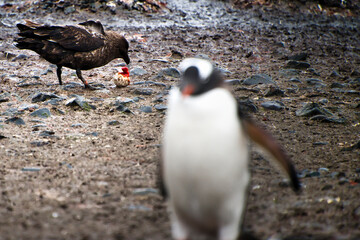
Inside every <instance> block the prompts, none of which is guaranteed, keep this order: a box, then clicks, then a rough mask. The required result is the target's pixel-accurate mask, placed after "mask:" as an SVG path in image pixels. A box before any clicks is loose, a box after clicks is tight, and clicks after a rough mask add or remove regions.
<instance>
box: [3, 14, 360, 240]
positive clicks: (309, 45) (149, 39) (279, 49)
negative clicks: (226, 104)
mask: <svg viewBox="0 0 360 240" xmlns="http://www.w3.org/2000/svg"><path fill="white" fill-rule="evenodd" d="M9 11H10V10H6V11H5V10H4V9H2V12H3V16H5V14H8V13H9ZM11 11H12V10H11ZM11 11H10V13H11ZM246 11H247V12H244V13H247V14H249V15H251V16H252V17H251V19H256V20H257V21H259V23H264V25H261V24H260V25H259V27H258V28H256V27H255V26H252V27H250V28H246V29H243V28H241V27H239V26H240V25H234V26H231V27H230V28H229V27H217V28H215V27H211V26H208V27H203V28H198V27H192V26H180V27H162V28H137V27H131V26H128V27H126V29H125V30H126V34H127V35H126V36H127V38H128V39H130V40H131V41H130V44H131V52H130V54H129V55H130V58H131V60H132V65H131V68H134V67H142V68H144V69H146V70H147V72H148V74H146V75H143V76H131V78H132V81H133V82H138V81H147V80H153V81H157V82H161V83H165V84H166V85H167V86H173V85H175V84H176V81H177V79H174V78H171V77H165V78H155V79H153V78H154V77H155V76H156V75H157V74H158V72H159V71H160V70H161V69H163V68H166V67H177V66H178V64H179V61H180V60H179V59H176V58H174V57H173V58H172V57H169V58H167V59H168V61H167V62H159V61H152V59H159V58H164V57H166V56H169V54H170V53H171V52H172V50H176V51H179V52H180V53H181V54H182V55H183V57H188V56H194V55H196V54H206V55H208V56H209V57H210V58H211V59H212V60H213V61H214V62H216V63H217V64H218V65H219V66H220V67H221V68H223V69H227V70H229V71H230V72H231V73H227V74H226V76H225V77H226V79H245V78H247V77H250V76H251V75H253V74H256V73H266V74H268V75H270V76H271V77H272V78H273V80H274V81H276V83H277V85H278V86H279V87H280V89H282V90H284V91H285V96H272V97H264V91H265V90H266V89H267V87H266V86H261V85H259V86H244V85H232V86H231V89H232V91H233V92H234V95H235V96H236V97H238V98H240V99H250V100H252V101H253V103H254V104H255V105H256V106H257V107H258V111H257V112H256V113H254V115H253V117H254V118H255V119H257V121H258V122H260V123H261V124H262V125H263V126H264V127H265V128H266V129H268V130H269V131H270V132H272V133H273V135H274V136H275V137H276V138H277V139H278V140H279V142H280V143H281V144H282V145H283V146H284V148H285V149H286V150H287V152H288V153H289V155H290V156H291V157H292V160H293V162H294V164H295V166H296V168H297V169H298V171H299V172H302V171H303V170H305V169H308V170H309V171H310V172H311V171H315V172H320V173H321V175H320V176H315V177H305V178H302V179H301V181H302V184H303V191H302V193H301V194H299V195H296V194H294V193H293V192H292V191H291V189H290V188H289V187H287V186H286V184H285V183H284V181H283V178H284V175H281V174H280V173H278V171H277V169H276V168H274V167H273V166H271V165H270V164H269V163H268V162H267V161H266V160H264V158H263V157H262V156H261V155H260V154H259V153H258V152H257V151H254V154H253V156H252V161H251V166H250V169H251V172H252V183H251V187H250V189H251V191H250V196H249V200H248V206H247V214H246V217H245V228H246V229H247V230H248V231H251V232H252V233H253V234H254V235H255V236H257V237H258V238H259V239H268V238H270V237H271V236H272V237H273V238H272V239H360V230H359V229H360V202H359V199H360V184H359V182H360V173H359V168H360V152H359V149H354V150H352V151H341V149H342V148H343V147H348V146H351V145H352V144H355V143H356V142H357V141H359V140H360V139H359V136H360V135H359V133H360V125H359V121H360V117H359V112H360V110H359V102H360V100H359V98H360V95H359V91H360V89H359V85H346V86H345V87H344V89H345V90H353V92H348V93H339V92H335V91H334V89H332V88H330V86H331V84H332V83H334V82H337V83H342V84H348V83H349V82H350V81H351V80H353V79H355V78H358V77H359V71H360V68H359V67H360V40H359V39H360V36H359V32H358V31H357V29H359V28H358V27H359V25H360V24H359V19H358V18H353V19H351V18H344V17H341V16H333V17H327V16H321V17H319V16H314V15H306V16H302V15H301V14H297V13H294V12H292V13H284V12H281V11H276V10H271V11H268V12H267V11H265V12H263V11H262V10H254V9H250V10H246ZM54 14H58V18H59V19H66V18H65V17H64V16H63V15H62V13H54ZM129 14H130V13H126V14H125V15H123V16H120V18H125V17H128V16H129ZM7 16H10V17H11V19H14V18H16V20H17V21H21V20H22V19H24V18H25V17H26V18H30V19H32V20H39V19H38V18H37V17H36V16H35V15H32V14H30V13H27V14H25V15H19V16H14V15H7ZM70 16H71V21H73V22H74V23H76V22H79V21H82V20H84V18H85V19H86V18H99V19H101V20H102V19H104V20H102V22H103V23H104V24H105V26H107V21H108V24H109V25H111V23H112V22H113V21H111V20H109V18H106V15H94V14H90V13H87V12H80V13H76V14H73V15H70ZM136 16H137V17H138V18H141V17H143V18H144V19H145V20H146V19H149V18H160V17H161V16H163V15H159V16H157V15H156V14H155V15H152V16H145V15H141V14H140V15H139V14H137V15H136ZM317 17H319V18H320V20H319V19H317ZM39 21H41V19H40V20H39ZM249 21H250V20H249ZM281 21H282V22H283V23H281ZM3 22H5V23H6V19H5V18H4V19H3ZM269 22H273V23H274V24H273V26H272V27H271V28H268V27H267V26H268V25H265V24H267V23H269ZM285 23H286V24H285ZM282 24H284V25H282ZM352 26H355V27H352ZM356 26H357V29H356ZM2 28H3V29H4V30H5V31H4V30H2V31H1V33H0V37H1V38H2V45H1V48H2V49H1V50H2V53H4V52H7V53H12V54H15V56H17V55H19V54H26V55H27V56H28V58H27V59H25V60H23V59H19V60H15V61H14V60H13V59H14V58H11V59H7V58H6V56H5V55H4V54H2V55H3V56H2V59H1V60H0V61H1V70H2V73H1V74H2V76H1V86H0V87H1V92H2V93H11V94H12V95H11V97H9V101H8V102H2V103H0V110H1V111H0V112H2V113H3V112H5V111H6V110H7V109H9V108H18V107H19V106H20V105H21V104H24V103H26V104H31V96H32V94H34V93H36V92H52V93H56V94H57V95H61V96H65V97H69V96H70V95H71V94H78V95H82V96H84V97H85V98H86V99H87V100H88V102H89V103H91V104H93V105H94V106H96V109H95V110H90V111H83V110H81V109H76V108H72V107H67V106H65V104H64V102H65V101H63V102H60V105H58V106H52V105H45V104H44V103H41V102H40V103H37V104H38V105H39V107H40V108H43V107H47V108H49V109H50V110H51V113H52V115H51V117H49V118H46V119H41V120H42V121H44V122H45V124H46V127H39V128H38V129H34V128H32V126H33V125H36V124H38V123H36V122H32V121H31V120H33V119H34V118H32V117H30V116H29V113H30V111H28V110H25V111H24V113H23V114H22V115H20V116H19V117H21V118H22V119H24V121H25V122H26V125H24V126H16V125H14V124H11V123H9V124H7V123H4V122H0V126H1V128H0V133H1V135H3V136H5V137H6V138H3V139H1V140H0V156H1V157H0V158H1V161H0V189H1V195H0V240H3V239H132V240H134V239H170V224H169V220H168V216H167V213H166V207H165V203H164V201H163V200H162V198H161V197H160V195H159V194H156V193H144V194H136V192H134V191H136V190H137V189H139V188H156V177H157V164H158V161H159V147H160V144H161V131H162V127H163V122H164V117H165V113H164V112H161V111H158V110H155V109H154V108H153V112H152V113H143V112H141V111H139V110H138V109H139V107H140V106H144V105H148V106H153V105H154V104H156V103H155V102H154V100H155V99H157V95H158V94H163V93H166V92H167V90H168V88H165V87H163V86H157V85H150V86H148V87H150V88H152V89H153V90H154V93H153V94H152V95H150V96H146V95H144V96H141V97H142V98H143V99H141V100H140V101H139V102H137V103H131V104H129V105H128V107H129V108H130V109H131V110H132V111H133V112H134V114H125V113H121V112H119V111H117V110H115V108H116V107H115V106H114V105H113V103H114V102H115V99H116V97H119V96H120V97H127V98H134V97H136V96H139V95H137V94H135V93H134V90H135V89H137V88H140V87H145V86H144V85H130V86H128V87H126V88H123V89H119V88H114V84H113V83H112V81H111V80H110V79H111V76H112V75H113V73H114V71H116V69H117V68H119V67H116V66H115V65H116V64H118V63H120V62H121V60H115V61H113V62H111V63H110V64H108V65H106V66H104V67H101V68H97V69H93V70H89V71H84V72H83V76H84V77H85V78H86V79H87V80H88V81H89V82H97V83H100V82H101V83H103V84H105V86H106V87H107V89H108V90H109V91H89V90H86V89H83V88H81V87H77V88H75V89H72V90H69V91H66V90H64V88H63V87H61V86H59V85H58V82H57V78H56V74H55V69H54V68H50V69H52V71H53V72H52V73H51V72H50V73H48V74H47V75H40V73H41V72H43V71H45V70H47V69H48V68H49V64H48V63H47V62H46V61H45V60H42V59H41V58H40V57H39V56H38V55H37V54H35V53H33V52H31V51H20V50H17V49H16V48H15V47H14V46H12V45H11V44H12V39H13V37H14V36H15V32H16V29H15V27H14V26H8V25H3V26H2ZM114 28H115V30H119V31H123V32H125V30H121V29H119V28H118V27H116V26H115V27H114ZM139 36H142V38H139ZM300 52H306V53H308V54H309V57H308V58H307V60H306V61H307V62H308V63H310V64H311V68H314V69H315V72H317V73H318V74H319V75H314V73H313V72H312V71H309V70H302V71H301V73H300V74H299V75H298V76H297V77H298V78H299V79H300V80H301V81H302V82H301V83H293V82H289V81H288V80H289V78H290V77H289V76H283V75H282V74H280V73H279V70H281V69H283V67H284V66H285V64H286V60H284V56H288V55H293V54H296V53H300ZM114 69H115V70H114ZM333 70H336V71H337V72H338V73H339V74H340V75H341V76H339V77H335V76H331V75H330V73H331V72H332V71H333ZM70 73H73V70H68V71H67V72H66V71H65V73H64V75H63V76H64V77H63V79H64V80H63V81H64V82H65V83H67V82H70V81H74V82H80V81H79V80H78V79H76V77H74V76H70ZM32 75H37V76H40V79H38V80H36V79H35V80H34V78H31V79H30V78H29V76H32ZM308 78H318V79H320V80H322V81H323V82H324V83H325V84H326V87H322V88H315V87H314V86H309V85H307V83H306V82H305V79H308ZM26 79H28V80H27V81H28V82H33V81H36V82H40V83H41V85H34V86H29V87H17V84H18V83H19V82H20V81H22V80H26ZM294 85H296V86H294ZM294 89H295V90H294ZM99 98H100V100H99ZM323 98H326V99H327V100H328V103H326V104H325V105H324V106H326V107H328V108H329V109H331V111H332V112H335V113H336V114H337V115H339V116H341V117H344V118H346V120H347V121H346V123H344V124H336V123H325V122H320V121H314V120H309V119H308V118H305V117H298V116H296V115H295V111H296V110H298V109H300V108H301V104H302V103H304V102H319V100H321V99H323ZM266 100H279V101H282V102H283V103H284V104H285V106H286V108H285V109H283V110H281V111H273V110H266V109H264V108H262V107H261V106H260V104H261V103H262V102H264V101H266ZM165 103H166V101H165ZM53 107H55V108H57V109H60V110H62V111H64V112H65V114H60V113H58V112H57V111H56V109H54V108H53ZM214 110H215V111H216V109H214ZM8 118H10V116H4V115H3V116H0V120H2V121H5V120H6V119H8ZM111 120H118V121H119V122H120V124H119V125H116V126H110V125H108V122H109V121H111ZM75 123H83V124H85V125H82V126H78V127H71V125H72V124H75ZM43 130H49V131H53V132H54V136H55V137H41V136H39V133H40V132H41V131H43ZM94 132H95V133H96V134H95V135H97V136H94V135H92V134H90V133H94ZM34 141H37V142H43V143H44V144H45V145H43V146H34V145H33V144H31V143H32V142H34ZM319 142H325V143H326V144H325V145H316V143H319ZM314 143H315V144H314ZM24 167H38V168H40V170H39V171H36V172H31V171H23V170H22V169H23V168H24ZM319 168H327V169H328V170H329V171H328V172H324V171H318V169H319ZM336 172H337V173H339V174H338V175H336Z"/></svg>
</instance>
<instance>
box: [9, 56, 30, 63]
mask: <svg viewBox="0 0 360 240" xmlns="http://www.w3.org/2000/svg"><path fill="white" fill-rule="evenodd" d="M28 57H29V56H28V55H25V54H19V55H17V56H16V57H14V58H13V59H12V60H11V61H13V62H15V61H18V60H25V59H27V58H28Z"/></svg>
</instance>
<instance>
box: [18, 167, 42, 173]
mask: <svg viewBox="0 0 360 240" xmlns="http://www.w3.org/2000/svg"><path fill="white" fill-rule="evenodd" d="M40 170H41V168H40V167H23V168H22V169H21V171H23V172H39V171H40Z"/></svg>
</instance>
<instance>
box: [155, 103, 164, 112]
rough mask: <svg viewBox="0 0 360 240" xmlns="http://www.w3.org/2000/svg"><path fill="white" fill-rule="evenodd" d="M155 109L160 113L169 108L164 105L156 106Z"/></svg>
mask: <svg viewBox="0 0 360 240" xmlns="http://www.w3.org/2000/svg"><path fill="white" fill-rule="evenodd" d="M154 108H155V109H156V110H159V111H164V110H166V109H167V106H166V105H164V104H155V106H154Z"/></svg>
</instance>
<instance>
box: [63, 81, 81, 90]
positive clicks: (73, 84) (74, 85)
mask: <svg viewBox="0 0 360 240" xmlns="http://www.w3.org/2000/svg"><path fill="white" fill-rule="evenodd" d="M82 87H84V85H83V84H82V83H78V82H69V83H68V84H66V85H64V90H70V89H74V88H82Z"/></svg>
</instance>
